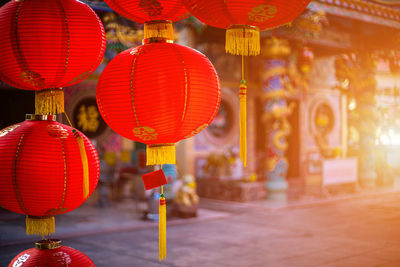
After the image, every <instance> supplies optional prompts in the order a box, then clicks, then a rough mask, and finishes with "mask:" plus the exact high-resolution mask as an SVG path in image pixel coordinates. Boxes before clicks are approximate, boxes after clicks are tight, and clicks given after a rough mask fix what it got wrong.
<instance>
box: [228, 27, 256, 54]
mask: <svg viewBox="0 0 400 267" xmlns="http://www.w3.org/2000/svg"><path fill="white" fill-rule="evenodd" d="M225 51H226V52H227V53H229V54H232V55H241V56H257V55H259V54H260V31H259V29H258V28H257V27H254V26H248V25H233V26H231V27H229V29H227V30H226V42H225Z"/></svg>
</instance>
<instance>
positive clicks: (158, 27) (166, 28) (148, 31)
mask: <svg viewBox="0 0 400 267" xmlns="http://www.w3.org/2000/svg"><path fill="white" fill-rule="evenodd" d="M153 37H158V38H166V39H168V40H174V28H173V27H172V21H170V20H153V21H150V22H146V23H145V24H144V39H147V38H153Z"/></svg>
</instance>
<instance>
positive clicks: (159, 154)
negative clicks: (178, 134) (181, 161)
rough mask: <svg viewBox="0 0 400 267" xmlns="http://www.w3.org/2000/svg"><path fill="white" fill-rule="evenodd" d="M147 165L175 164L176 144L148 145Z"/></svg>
mask: <svg viewBox="0 0 400 267" xmlns="http://www.w3.org/2000/svg"><path fill="white" fill-rule="evenodd" d="M146 154H147V162H146V165H157V164H161V165H162V164H175V163H176V160H175V144H156V145H147V149H146Z"/></svg>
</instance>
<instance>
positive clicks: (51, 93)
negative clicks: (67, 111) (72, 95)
mask: <svg viewBox="0 0 400 267" xmlns="http://www.w3.org/2000/svg"><path fill="white" fill-rule="evenodd" d="M63 112H64V91H63V90H60V89H51V90H39V91H36V93H35V113H36V114H45V115H46V114H57V113H63Z"/></svg>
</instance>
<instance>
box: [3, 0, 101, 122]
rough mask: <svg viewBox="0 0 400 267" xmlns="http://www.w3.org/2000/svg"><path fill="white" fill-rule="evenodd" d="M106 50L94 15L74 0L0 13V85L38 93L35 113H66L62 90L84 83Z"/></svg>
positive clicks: (12, 5) (32, 3)
mask: <svg viewBox="0 0 400 267" xmlns="http://www.w3.org/2000/svg"><path fill="white" fill-rule="evenodd" d="M105 47H106V40H105V33H104V28H103V25H102V23H101V21H100V19H99V18H98V16H97V15H96V13H95V12H94V11H93V10H92V9H91V8H90V7H89V6H88V5H86V4H84V3H82V2H80V1H77V0H29V1H16V0H12V1H10V2H8V3H7V4H5V5H4V6H3V7H1V8H0V56H1V59H2V60H1V61H0V79H1V80H3V81H4V82H5V83H7V84H9V85H11V86H14V87H16V88H20V89H26V90H36V91H37V92H36V113H40V114H55V113H62V112H64V96H63V91H62V90H60V89H61V88H62V87H66V86H70V85H73V84H76V83H78V82H80V81H82V80H84V79H86V78H87V77H88V76H89V75H90V74H91V73H92V72H93V71H94V70H95V69H96V68H97V66H98V65H99V64H100V62H101V60H102V58H103V55H104V51H105Z"/></svg>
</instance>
